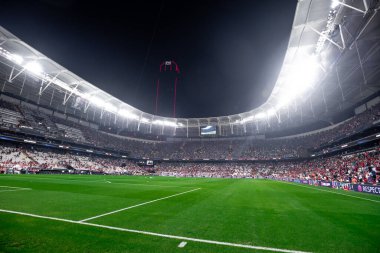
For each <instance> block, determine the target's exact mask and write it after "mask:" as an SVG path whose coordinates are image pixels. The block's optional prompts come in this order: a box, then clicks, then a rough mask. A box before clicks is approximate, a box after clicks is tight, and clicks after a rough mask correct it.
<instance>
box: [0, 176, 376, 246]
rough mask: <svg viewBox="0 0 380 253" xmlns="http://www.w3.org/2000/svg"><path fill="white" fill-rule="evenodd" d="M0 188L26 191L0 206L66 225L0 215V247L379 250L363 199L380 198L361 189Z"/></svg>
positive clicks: (35, 184)
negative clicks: (355, 191) (183, 242)
mask: <svg viewBox="0 0 380 253" xmlns="http://www.w3.org/2000/svg"><path fill="white" fill-rule="evenodd" d="M0 186H2V188H1V189H3V190H4V189H12V188H11V187H19V188H27V189H29V188H30V189H32V190H28V191H11V192H0V209H4V210H11V211H15V212H21V213H26V214H35V215H37V216H44V217H45V216H46V217H53V218H57V219H63V220H68V221H73V222H71V223H70V222H60V221H59V220H51V219H44V218H37V217H31V216H27V215H19V214H16V213H5V212H0V224H1V225H0V252H3V251H4V252H25V251H28V252H41V251H43V252H48V251H52V250H53V251H55V252H165V253H167V252H268V251H267V248H274V249H278V250H281V249H283V250H285V251H286V250H290V251H292V250H294V251H307V252H380V244H379V243H378V242H377V241H378V240H377V239H378V237H379V232H378V231H380V203H378V202H373V201H368V200H366V199H367V198H368V199H372V200H376V201H380V198H379V197H378V196H373V195H369V194H360V193H353V192H344V193H345V195H340V194H332V193H331V192H329V191H332V192H333V193H334V192H335V191H337V190H333V189H331V190H328V191H318V190H315V189H317V188H314V187H295V186H296V185H293V184H284V183H281V182H275V181H268V180H253V179H210V178H171V177H132V176H82V175H80V176H79V175H0ZM198 188H201V189H200V190H194V191H192V190H193V189H198ZM14 189H16V188H14ZM318 189H319V188H318ZM338 192H341V191H338ZM181 193H184V194H181ZM346 195H352V196H359V197H362V198H366V199H358V198H351V197H350V196H346ZM168 196H173V197H168ZM153 200H157V201H153ZM141 203H147V204H144V205H140V204H141ZM132 206H136V207H135V208H131V209H128V207H132ZM123 209H125V210H123ZM115 210H121V211H118V212H115V213H113V211H115ZM105 213H111V214H110V215H105V216H101V214H105ZM97 216H99V217H98V218H94V219H91V221H89V223H90V224H94V225H95V226H92V225H90V226H85V225H83V224H82V225H81V224H79V223H80V221H81V220H86V219H88V218H90V217H97ZM85 223H86V222H85ZM107 227H113V228H120V229H119V230H115V229H107ZM128 230H130V231H129V232H128ZM131 231H143V232H147V234H143V233H133V232H131ZM149 233H151V234H149ZM154 234H158V235H172V236H173V237H174V238H170V237H165V236H164V237H162V236H155V235H154ZM186 238H189V239H196V240H186ZM197 240H198V241H197ZM202 240H204V241H211V242H223V243H226V244H225V245H220V244H219V245H218V244H215V243H205V242H202ZM182 241H186V242H187V244H186V246H184V247H183V248H180V247H178V245H179V244H180V243H181V242H182ZM228 243H229V244H237V245H248V246H249V245H254V246H258V247H264V248H263V249H262V250H260V249H259V248H256V249H254V248H251V249H250V248H244V247H235V246H231V245H228Z"/></svg>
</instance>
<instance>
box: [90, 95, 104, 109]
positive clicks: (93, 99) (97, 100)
mask: <svg viewBox="0 0 380 253" xmlns="http://www.w3.org/2000/svg"><path fill="white" fill-rule="evenodd" d="M88 100H89V101H90V102H91V103H92V104H94V105H96V106H98V107H104V106H105V102H104V101H103V99H100V98H98V97H95V96H92V97H90V98H89V99H88Z"/></svg>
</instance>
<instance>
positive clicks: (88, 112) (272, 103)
mask: <svg viewBox="0 0 380 253" xmlns="http://www.w3.org/2000/svg"><path fill="white" fill-rule="evenodd" d="M40 2H46V3H47V2H52V1H40ZM53 2H54V1H53ZM64 2H65V1H57V6H58V5H60V6H61V5H64ZM68 2H70V4H71V3H72V2H73V1H68ZM74 2H75V1H74ZM215 2H218V1H215ZM220 2H221V3H222V2H223V8H224V9H223V10H224V11H225V12H223V13H234V10H236V9H233V8H234V7H232V6H234V5H235V4H236V5H239V2H240V1H232V2H233V5H231V3H232V2H230V1H220ZM241 2H243V1H241ZM248 2H249V1H248ZM252 2H255V1H251V3H252ZM257 2H259V1H257ZM262 2H265V1H262ZM281 2H282V1H281ZM162 3H164V4H162V5H161V6H159V5H158V3H157V6H156V7H154V8H153V9H154V10H155V13H158V16H157V17H158V18H157V19H156V18H155V16H154V18H152V19H153V20H159V19H160V20H161V21H160V22H161V25H160V24H158V23H157V25H156V26H155V28H154V29H155V30H154V32H153V35H152V37H150V36H151V35H150V33H149V35H148V36H147V37H148V39H147V41H148V42H147V43H148V49H147V51H146V52H147V53H146V57H145V58H144V57H140V58H139V59H145V62H144V64H143V70H144V69H147V68H149V66H150V61H149V57H150V56H151V55H152V54H154V52H155V51H157V50H158V49H157V48H159V47H161V46H162V45H161V44H159V42H157V41H158V40H159V38H160V31H161V32H162V31H163V30H165V29H169V28H167V27H170V26H167V27H166V26H165V27H166V28H165V29H164V28H163V25H162V22H163V21H162V19H164V17H165V15H166V16H167V10H168V9H167V8H174V7H173V6H172V7H168V6H169V5H171V4H172V3H171V2H170V1H162ZM152 4H153V3H152ZM278 5H281V4H280V3H276V4H273V9H277V10H279V11H280V9H282V8H281V7H280V6H278ZM218 6H219V5H218ZM56 8H58V7H56ZM59 8H61V7H59ZM165 8H166V12H165ZM192 8H198V9H199V10H200V11H199V13H198V14H197V15H199V18H200V19H201V15H202V11H204V10H205V9H207V8H206V7H202V6H198V7H192ZM202 8H204V9H202ZM215 8H216V7H215ZM218 8H219V7H218ZM257 8H259V7H257ZM201 9H202V10H201ZM246 9H247V8H246ZM230 10H231V11H230ZM289 10H290V12H291V13H292V14H291V22H290V24H289V28H290V29H289V31H283V33H284V34H285V38H286V43H284V45H285V46H284V52H283V54H282V56H281V57H276V61H277V62H279V64H278V66H279V68H278V73H276V72H275V71H273V72H270V73H269V72H268V73H264V71H261V72H263V73H262V75H265V76H268V79H267V80H272V79H270V78H269V76H270V77H271V78H273V83H271V84H268V83H270V82H269V81H266V82H263V83H265V84H263V86H257V87H259V88H258V89H260V90H262V92H259V93H260V94H264V95H263V97H264V99H263V101H262V102H260V103H259V104H257V105H255V106H251V107H250V109H248V110H245V109H241V111H239V110H240V108H241V107H236V108H235V109H236V110H238V112H237V113H230V112H233V111H231V110H230V109H231V108H230V107H231V106H229V105H231V104H234V103H236V104H238V103H240V102H239V101H238V100H239V98H236V97H234V96H233V95H228V94H227V96H226V97H225V100H223V99H211V98H210V97H208V99H209V100H208V101H209V103H210V104H211V103H217V105H218V110H219V111H218V112H220V114H219V115H211V116H203V115H204V113H206V114H208V113H210V114H212V113H213V112H208V111H207V108H206V107H207V106H204V105H203V102H202V101H203V100H201V99H202V98H201V96H203V95H201V94H200V93H202V92H199V96H193V94H196V93H191V92H190V91H187V92H188V98H187V100H186V102H184V101H185V100H184V97H185V95H186V94H185V95H181V92H182V94H184V93H185V92H184V90H185V89H186V85H187V83H186V80H190V79H191V74H190V70H187V69H189V68H190V67H188V66H189V64H187V63H186V61H185V60H184V58H181V57H178V58H172V57H171V56H170V57H169V56H168V58H161V60H160V61H158V62H156V63H155V65H154V66H153V67H154V69H155V71H156V72H155V73H156V74H155V75H152V78H151V79H149V80H150V81H149V82H150V86H149V88H150V89H151V90H152V94H151V96H150V95H146V96H147V97H149V96H150V97H151V99H150V97H149V99H148V98H147V100H149V101H148V102H147V103H149V106H150V107H149V108H151V109H145V107H141V106H139V105H138V104H136V103H134V102H133V101H132V100H131V101H132V102H133V103H132V102H130V101H128V99H124V97H123V96H121V95H120V96H117V92H116V93H115V92H113V94H111V93H112V92H110V91H109V90H108V88H105V87H106V86H101V87H100V85H99V84H98V83H96V82H93V81H90V80H91V77H88V75H87V74H86V77H84V76H82V74H80V73H76V71H75V69H69V68H66V67H65V66H64V64H62V65H61V64H60V63H58V62H59V61H58V60H57V59H55V58H54V54H53V55H49V54H48V53H46V52H50V51H49V50H47V51H46V52H44V51H43V50H41V49H37V48H40V47H39V45H38V44H37V45H36V43H30V42H29V40H28V39H24V38H25V36H24V37H22V36H20V35H19V33H21V30H22V29H21V25H18V26H15V27H19V28H20V29H21V30H20V31H18V29H16V28H14V27H13V28H12V29H10V28H9V27H7V26H6V25H5V24H6V23H7V22H4V23H3V24H0V25H1V26H0V158H1V159H0V252H165V253H166V252H226V253H227V252H231V253H232V252H247V253H248V252H289V253H292V252H294V253H296V252H298V253H303V252H342V253H343V252H380V241H379V239H380V15H379V10H380V1H379V0H332V1H331V0H298V1H294V5H293V6H292V7H291V8H290V9H289ZM250 11H251V10H247V13H249V12H250ZM252 11H254V10H252ZM2 13H4V12H2ZM205 13H206V12H205ZM235 14H236V15H237V16H239V15H240V13H239V12H236V13H235ZM235 14H234V15H235ZM11 15H16V14H12V13H11ZM57 15H59V14H57ZM62 15H66V13H64V14H62ZM136 15H140V14H136ZM207 15H208V16H212V15H213V14H210V13H209V12H207ZM207 15H206V16H207ZM223 15H227V14H223ZM231 15H233V14H231ZM250 15H251V14H250ZM267 15H271V13H267ZM1 16H3V14H1ZM227 16H228V15H227ZM3 17H4V16H3ZM213 17H214V16H213ZM270 18H273V19H274V15H273V16H272V17H270ZM0 20H1V18H0ZM173 20H174V21H173ZM173 20H170V21H169V23H171V24H172V25H173V26H175V24H173V23H175V18H173ZM231 20H233V19H231ZM15 22H16V21H15ZM30 22H31V23H33V22H34V21H30ZM67 22H69V21H67ZM70 22H71V21H70ZM139 22H143V21H141V20H140V21H139V20H135V23H133V22H131V23H129V24H126V27H127V28H126V29H129V28H128V25H130V26H133V25H135V24H138V23H139ZM202 22H203V21H202ZM231 22H235V21H231ZM236 22H238V21H236ZM258 23H260V22H258ZM215 24H218V21H217V20H216V21H215V22H214V23H213V24H208V25H209V26H210V27H211V26H212V25H215ZM204 25H205V26H206V24H204ZM104 26H105V27H106V28H104V29H107V24H105V25H104ZM190 26H191V27H196V26H197V25H195V24H192V25H190ZM219 26H220V25H219ZM219 26H218V27H219ZM160 27H161V28H160ZM202 27H203V26H202ZM256 27H257V28H258V29H261V30H264V31H263V32H264V33H266V34H269V35H268V36H272V37H273V38H274V39H275V41H274V42H273V43H274V45H276V44H280V39H278V41H276V36H277V30H273V29H271V28H270V27H271V26H270V25H269V24H265V22H263V23H262V24H257V26H256ZM188 28H189V26H188V27H182V29H183V31H182V34H183V36H185V34H186V33H187V30H186V29H188ZM78 29H79V33H82V32H83V33H86V32H87V31H85V29H84V28H83V27H82V28H78ZM81 29H82V30H81ZM99 29H101V28H99ZM102 29H103V28H102ZM160 29H161V30H160ZM194 29H195V28H194ZM202 29H203V28H202ZM225 29H227V28H225ZM281 29H282V28H281ZM56 32H57V33H61V32H60V31H59V29H57V31H56ZM188 32H189V33H190V30H189V31H188ZM101 33H102V32H101V31H100V30H99V36H100V37H102V36H105V37H109V38H108V39H109V45H110V47H112V43H117V42H113V40H112V35H111V34H109V33H108V34H107V33H104V34H101ZM176 36H177V35H176ZM178 36H181V34H179V35H178ZM278 36H280V35H278ZM34 37H35V38H37V39H38V38H39V35H38V34H35V35H34ZM115 40H116V39H115ZM209 40H210V39H209ZM38 41H39V43H41V44H44V45H46V44H49V43H46V42H44V41H43V40H42V39H41V38H39V39H38ZM215 41H217V40H215ZM86 43H87V44H88V45H89V47H90V44H92V43H95V42H93V41H88V42H86ZM136 44H139V41H138V40H137V39H136ZM264 44H265V43H264ZM50 46H51V48H54V45H50ZM217 46H218V43H214V44H213V47H217ZM125 47H126V48H128V47H133V43H126V44H125ZM194 47H195V45H194ZM232 47H233V46H232ZM232 47H231V48H232ZM166 48H170V47H169V46H168V45H166ZM173 48H174V46H173ZM237 48H238V49H239V50H240V48H241V47H237ZM247 48H249V47H248V46H247ZM81 50H83V52H84V53H85V51H86V49H85V48H82V49H81ZM91 50H92V49H91ZM173 50H174V49H173ZM231 50H232V49H231ZM242 50H243V53H244V52H246V51H244V50H245V49H244V47H243V49H242ZM89 51H90V50H89ZM185 51H189V52H188V54H194V55H195V54H199V53H196V52H195V51H196V50H195V49H194V50H192V48H191V47H190V45H189V48H188V49H186V50H185ZM223 51H224V52H225V51H226V50H224V49H223ZM227 51H228V50H227ZM91 53H92V54H94V55H96V54H97V53H99V54H100V52H91ZM116 53H117V52H116ZM62 54H63V53H62ZM64 54H66V57H67V58H68V59H69V60H70V61H71V62H76V61H79V62H80V58H81V57H82V56H81V55H78V54H76V53H75V54H74V53H73V54H70V53H64ZM230 54H233V52H232V51H231V53H230ZM247 54H248V53H247ZM205 55H206V53H205ZM204 57H205V58H206V56H204ZM247 57H248V56H247ZM232 58H233V57H232ZM238 58H239V57H235V58H233V59H231V60H239V59H238ZM260 60H261V59H255V61H260ZM200 61H201V59H200ZM220 61H221V60H220ZM243 62H244V60H242V63H241V65H245V64H243ZM107 64H108V63H105V64H104V65H107ZM235 64H237V65H239V64H238V63H235ZM226 66H228V68H227V69H228V70H230V68H233V67H232V66H231V65H230V63H226ZM254 66H255V68H259V70H258V71H260V67H259V66H260V65H254ZM244 67H245V68H247V69H248V70H249V68H251V65H248V66H244ZM104 68H106V66H104ZM239 68H240V66H239ZM252 68H253V67H252ZM139 71H140V70H138V71H137V72H138V73H141V80H143V81H141V83H144V82H145V81H144V80H145V79H144V78H145V76H146V75H147V74H146V72H144V71H142V72H139ZM186 71H187V72H186ZM202 71H203V72H202ZM227 72H228V71H227ZM126 73H130V72H126ZM191 73H193V72H191ZM194 73H195V72H194ZM197 73H201V74H202V75H204V76H207V75H213V73H214V72H212V71H210V72H207V71H206V70H202V69H201V68H200V67H199V68H198V72H197ZM254 73H259V72H254ZM92 74H93V75H100V76H103V75H105V74H104V73H95V71H94V72H93V73H92ZM92 74H91V73H90V76H91V75H92ZM124 74H125V73H116V71H115V76H117V75H124ZM145 74H146V75H145ZM201 74H200V75H201ZM229 74H230V75H231V76H232V77H231V78H235V77H236V75H235V74H234V72H233V70H231V73H229ZM255 75H256V74H255ZM136 76H137V77H135V78H136V80H138V78H139V74H136ZM226 76H228V75H227V74H226ZM103 78H104V79H103V80H109V83H107V85H108V86H109V87H111V86H112V83H113V81H112V80H114V79H113V78H114V77H112V76H104V77H103ZM149 78H150V76H149ZM223 78H227V77H222V79H223ZM234 80H239V79H238V78H237V79H234ZM205 83H207V82H205ZM165 84H166V85H167V84H169V86H170V88H168V89H166V88H165ZM202 85H204V86H205V87H206V88H207V84H202ZM210 85H212V84H210ZM231 85H232V84H231ZM233 85H234V86H233V87H234V89H236V90H239V89H240V88H239V87H241V86H239V85H238V84H236V85H235V84H233ZM250 85H251V86H254V85H255V83H251V84H250ZM108 86H107V87H108ZM114 86H115V87H116V86H117V85H114ZM222 86H223V85H222V83H220V86H212V87H220V89H221V90H222V89H223V88H222ZM195 87H198V86H194V87H193V88H195ZM210 87H211V86H210ZM127 88H128V87H127ZM206 88H205V89H206ZM128 89H129V88H128ZM140 89H143V88H140ZM187 89H190V88H189V87H188V88H187ZM241 89H243V88H241ZM264 91H265V92H264ZM131 92H132V91H131ZM214 92H215V96H217V93H218V92H219V91H218V90H214ZM220 92H222V91H220ZM177 93H178V94H177ZM242 93H247V92H246V91H242ZM115 94H116V95H115ZM136 94H139V93H136ZM190 94H191V95H190ZM265 94H266V95H265ZM208 95H210V94H208ZM131 96H132V95H131ZM242 96H243V95H242ZM253 96H254V95H252V97H253ZM134 97H137V98H138V99H139V101H140V102H141V103H142V102H144V101H143V100H144V97H139V96H137V95H136V96H134ZM255 98H256V97H255ZM227 100H228V101H227ZM252 100H254V99H253V98H252ZM184 104H185V105H184ZM197 104H200V106H198V107H197ZM185 107H186V108H190V109H191V110H193V112H194V114H191V116H189V117H187V116H186V115H190V114H186V113H184V110H185V109H184V108H185ZM202 108H203V109H204V110H203V109H202ZM190 109H189V110H190ZM232 109H233V108H232ZM235 109H233V110H235ZM218 112H216V113H218ZM223 112H224V113H223ZM193 115H195V116H193ZM197 115H201V116H200V117H198V116H197Z"/></svg>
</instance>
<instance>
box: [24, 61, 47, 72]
mask: <svg viewBox="0 0 380 253" xmlns="http://www.w3.org/2000/svg"><path fill="white" fill-rule="evenodd" d="M25 69H27V70H29V71H30V72H32V73H34V74H37V75H40V74H41V73H42V72H43V69H42V67H41V65H40V64H39V63H38V62H36V61H31V62H28V63H27V64H26V65H25Z"/></svg>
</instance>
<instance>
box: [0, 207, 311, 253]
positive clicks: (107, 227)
mask: <svg viewBox="0 0 380 253" xmlns="http://www.w3.org/2000/svg"><path fill="white" fill-rule="evenodd" d="M0 212H3V213H11V214H18V215H23V216H29V217H34V218H40V219H47V220H54V221H61V222H67V223H73V224H79V225H86V226H92V227H99V228H105V229H109V230H117V231H122V232H129V233H136V234H143V235H150V236H157V237H163V238H170V239H176V240H185V241H193V242H200V243H207V244H214V245H222V246H229V247H237V248H246V249H255V250H264V251H272V252H285V253H308V252H306V251H299V250H288V249H279V248H271V247H263V246H255V245H247V244H238V243H230V242H221V241H213V240H206V239H198V238H192V237H184V236H177V235H168V234H160V233H154V232H149V231H142V230H135V229H127V228H120V227H112V226H106V225H100V224H95V223H88V222H81V221H74V220H68V219H62V218H56V217H49V216H43V215H37V214H31V213H24V212H18V211H12V210H5V209H0Z"/></svg>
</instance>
